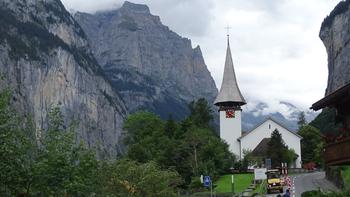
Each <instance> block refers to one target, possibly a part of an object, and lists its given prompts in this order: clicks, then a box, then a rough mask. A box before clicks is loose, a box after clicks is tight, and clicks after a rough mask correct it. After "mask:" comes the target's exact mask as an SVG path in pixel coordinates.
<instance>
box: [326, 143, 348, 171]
mask: <svg viewBox="0 0 350 197" xmlns="http://www.w3.org/2000/svg"><path fill="white" fill-rule="evenodd" d="M325 162H326V165H328V166H332V165H349V164H350V137H347V138H346V139H344V140H342V141H340V142H334V143H331V144H327V145H326V147H325Z"/></svg>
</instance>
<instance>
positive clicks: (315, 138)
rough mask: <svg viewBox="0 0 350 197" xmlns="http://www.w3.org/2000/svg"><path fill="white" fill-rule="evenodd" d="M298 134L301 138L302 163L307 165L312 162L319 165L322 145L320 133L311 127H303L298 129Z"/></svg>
mask: <svg viewBox="0 0 350 197" xmlns="http://www.w3.org/2000/svg"><path fill="white" fill-rule="evenodd" d="M298 134H299V135H300V136H302V137H303V139H302V140H301V155H302V158H301V160H302V162H303V163H309V162H311V161H313V162H315V163H317V164H318V165H321V163H322V156H321V151H322V149H323V143H322V137H321V133H320V131H319V130H318V129H317V128H315V127H313V126H310V125H304V126H302V127H301V128H300V130H299V132H298Z"/></svg>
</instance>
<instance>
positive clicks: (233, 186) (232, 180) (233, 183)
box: [231, 175, 235, 197]
mask: <svg viewBox="0 0 350 197" xmlns="http://www.w3.org/2000/svg"><path fill="white" fill-rule="evenodd" d="M231 187H232V188H231V190H232V197H233V196H234V195H235V178H234V175H232V176H231Z"/></svg>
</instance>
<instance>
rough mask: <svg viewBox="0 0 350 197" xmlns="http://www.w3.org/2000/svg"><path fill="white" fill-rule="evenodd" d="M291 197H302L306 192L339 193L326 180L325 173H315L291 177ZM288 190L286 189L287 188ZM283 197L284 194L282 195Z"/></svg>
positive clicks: (272, 196) (273, 196)
mask: <svg viewBox="0 0 350 197" xmlns="http://www.w3.org/2000/svg"><path fill="white" fill-rule="evenodd" d="M290 180H291V197H301V194H302V193H303V192H305V191H310V190H318V189H320V190H321V191H339V190H338V189H337V188H336V187H335V186H334V185H333V184H332V183H331V182H329V181H328V180H326V178H325V173H324V172H314V173H306V174H299V175H293V176H290ZM285 189H286V188H285ZM277 195H278V194H269V195H266V197H276V196H277ZM281 196H283V194H281Z"/></svg>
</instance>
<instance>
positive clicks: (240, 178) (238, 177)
mask: <svg viewBox="0 0 350 197" xmlns="http://www.w3.org/2000/svg"><path fill="white" fill-rule="evenodd" d="M253 178H254V174H235V175H234V182H235V193H239V192H242V191H243V190H245V189H247V187H249V185H250V184H251V183H252V181H253ZM215 184H216V185H217V187H216V192H217V193H229V192H231V174H230V175H224V176H222V177H220V179H219V180H218V181H217V182H216V183H215Z"/></svg>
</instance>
